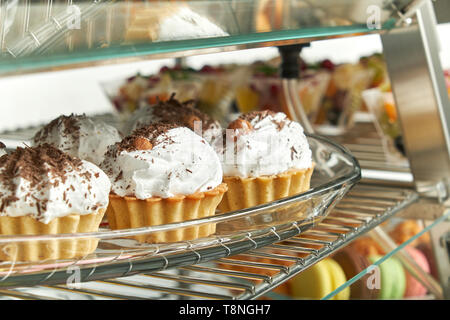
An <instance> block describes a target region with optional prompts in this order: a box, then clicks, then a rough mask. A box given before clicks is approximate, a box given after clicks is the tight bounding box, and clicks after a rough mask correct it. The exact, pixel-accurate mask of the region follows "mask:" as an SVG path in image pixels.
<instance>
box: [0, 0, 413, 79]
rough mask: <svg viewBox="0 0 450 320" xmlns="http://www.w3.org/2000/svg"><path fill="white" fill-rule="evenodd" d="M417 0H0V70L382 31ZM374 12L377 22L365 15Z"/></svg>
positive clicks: (31, 69)
mask: <svg viewBox="0 0 450 320" xmlns="http://www.w3.org/2000/svg"><path fill="white" fill-rule="evenodd" d="M418 3H421V0H388V1H385V0H308V1H299V0H290V1H277V2H274V1H263V0H258V1H257V0H213V1H206V0H203V1H201V0H200V1H199V0H190V1H157V2H156V3H155V1H127V0H121V1H119V0H116V1H113V0H96V1H81V0H78V1H69V2H67V1H65V0H52V1H50V0H47V1H25V0H14V1H0V12H1V15H0V37H1V41H0V52H1V54H0V75H6V74H9V75H10V74H17V73H26V72H36V71H43V70H54V69H55V68H56V69H57V68H67V67H80V66H91V65H101V64H104V63H105V61H109V62H110V63H111V62H117V61H118V60H121V61H122V62H124V61H131V60H137V59H139V58H140V59H144V58H149V57H151V58H161V57H177V56H186V55H193V54H198V53H208V52H218V51H227V50H236V49H243V48H251V47H259V46H277V45H282V44H292V42H301V40H302V39H309V40H308V41H310V40H315V39H324V38H335V37H341V36H351V35H360V34H365V33H371V32H383V31H386V30H390V29H392V28H394V27H395V26H396V25H398V24H401V23H402V21H403V19H405V18H406V17H408V15H409V14H411V13H412V12H414V8H415V6H416V5H417V4H418ZM374 8H375V9H376V10H377V11H373V10H374ZM180 10H182V11H180ZM374 14H377V17H379V21H377V23H372V22H371V19H372V18H373V15H374ZM166 18H167V19H169V20H167V19H166ZM183 20H184V22H183ZM372 20H373V19H372ZM167 21H169V22H167ZM189 21H190V22H189ZM175 23H178V24H177V27H175V28H174V27H173V26H174V25H175ZM303 41H306V40H303Z"/></svg>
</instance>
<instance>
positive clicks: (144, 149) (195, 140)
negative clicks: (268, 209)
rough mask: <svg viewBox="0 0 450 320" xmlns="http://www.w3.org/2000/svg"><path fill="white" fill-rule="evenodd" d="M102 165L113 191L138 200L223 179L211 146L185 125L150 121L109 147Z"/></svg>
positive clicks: (201, 188)
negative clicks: (150, 123) (145, 125)
mask: <svg viewBox="0 0 450 320" xmlns="http://www.w3.org/2000/svg"><path fill="white" fill-rule="evenodd" d="M101 168H103V170H104V171H105V173H106V174H107V175H108V176H109V177H110V179H111V182H112V189H111V190H112V192H113V193H115V194H117V195H119V196H130V195H131V196H134V197H136V198H138V199H147V198H151V197H161V198H169V197H174V196H177V195H188V194H193V193H195V192H204V191H208V190H212V189H214V188H215V187H217V186H218V185H219V184H220V183H221V182H222V169H221V165H220V161H219V158H218V156H217V154H216V153H215V151H214V150H213V148H212V147H211V146H210V145H209V144H208V143H207V142H206V141H205V140H204V139H203V138H202V137H200V136H199V135H197V134H195V133H194V132H193V131H192V130H190V129H188V128H186V127H178V126H177V125H170V124H153V125H150V126H147V127H143V128H141V129H138V130H135V131H134V132H133V134H132V135H130V136H128V137H126V138H125V139H124V140H122V142H120V143H116V144H115V145H113V146H111V147H109V149H108V152H107V154H106V155H105V160H104V161H103V163H102V164H101Z"/></svg>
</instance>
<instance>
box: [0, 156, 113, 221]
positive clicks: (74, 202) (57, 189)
mask: <svg viewBox="0 0 450 320" xmlns="http://www.w3.org/2000/svg"><path fill="white" fill-rule="evenodd" d="M15 152H16V151H14V152H13V153H12V154H9V155H8V156H6V157H7V158H10V157H13V156H14V155H13V154H14V153H15ZM44 159H45V158H44ZM14 161H15V160H14ZM10 165H11V163H9V164H8V160H7V159H4V161H3V159H2V162H1V164H0V215H2V216H9V217H19V216H28V215H30V216H32V217H34V218H35V219H37V220H38V221H40V222H43V223H45V224H48V223H49V222H51V221H52V220H53V219H55V218H59V217H64V216H67V215H70V214H79V215H85V214H90V213H94V212H97V211H98V210H99V209H101V208H106V207H107V205H108V202H109V192H110V189H111V183H110V181H109V179H108V177H107V176H106V174H105V173H104V172H103V171H102V170H101V169H100V168H98V167H97V166H96V165H94V164H92V163H90V162H88V161H84V160H80V163H79V165H78V166H71V165H67V166H65V169H64V170H65V173H64V175H63V176H61V175H59V174H55V173H54V172H53V168H54V164H52V163H51V162H46V161H45V160H44V162H43V163H41V165H40V166H39V168H35V167H33V166H30V165H29V163H26V164H23V163H22V164H20V163H19V164H18V165H17V169H16V170H17V174H15V175H14V176H10V175H9V174H8V170H10V167H9V166H10ZM41 169H43V170H41ZM30 172H33V174H34V175H37V176H35V177H34V178H37V179H38V182H37V181H32V180H33V179H32V178H30V177H29V173H30Z"/></svg>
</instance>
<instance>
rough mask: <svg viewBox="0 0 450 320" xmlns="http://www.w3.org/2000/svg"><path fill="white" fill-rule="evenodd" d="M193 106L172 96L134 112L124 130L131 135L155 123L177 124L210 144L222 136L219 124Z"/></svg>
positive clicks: (192, 102)
mask: <svg viewBox="0 0 450 320" xmlns="http://www.w3.org/2000/svg"><path fill="white" fill-rule="evenodd" d="M194 104H195V102H194V101H192V100H189V101H186V102H183V103H181V102H179V101H178V100H176V99H175V95H174V94H172V96H171V97H170V99H169V100H167V101H160V102H158V103H157V104H156V105H154V106H147V107H143V108H140V109H138V110H137V111H136V112H134V113H133V115H132V116H131V118H130V119H129V121H128V124H127V129H126V130H127V132H128V133H131V132H133V131H134V130H135V129H140V128H142V127H145V126H147V125H149V124H152V123H157V122H161V123H178V124H181V125H183V126H185V127H187V128H189V129H191V130H193V131H194V132H196V133H198V134H199V135H201V136H203V138H204V139H205V140H206V141H207V142H208V143H210V144H211V143H213V142H214V140H215V139H216V138H217V137H220V136H222V127H221V126H220V123H219V122H217V121H214V120H213V119H211V118H210V117H209V116H208V115H207V114H205V113H203V112H201V111H200V110H198V109H196V108H195V107H194Z"/></svg>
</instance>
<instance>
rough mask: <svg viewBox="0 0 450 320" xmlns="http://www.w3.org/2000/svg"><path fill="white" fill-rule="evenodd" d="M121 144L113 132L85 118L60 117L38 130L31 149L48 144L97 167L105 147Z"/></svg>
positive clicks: (101, 122)
mask: <svg viewBox="0 0 450 320" xmlns="http://www.w3.org/2000/svg"><path fill="white" fill-rule="evenodd" d="M120 140H121V136H120V134H119V132H118V130H117V129H116V128H114V127H113V126H111V125H109V124H107V123H105V122H103V121H99V120H93V119H91V118H89V117H87V116H86V115H70V116H60V117H58V118H56V119H54V120H53V121H52V122H50V123H49V124H48V125H46V126H45V127H43V128H42V129H41V130H39V131H38V132H37V133H36V134H35V136H34V139H33V142H34V145H41V144H44V143H49V144H51V145H53V146H55V147H56V148H58V149H60V150H62V151H64V152H66V153H68V154H69V155H71V156H73V157H78V158H80V159H84V160H87V161H90V162H92V163H94V164H96V165H99V164H100V163H101V162H102V161H103V157H104V155H105V152H106V150H107V148H108V146H110V145H112V144H114V143H116V142H118V141H120Z"/></svg>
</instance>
